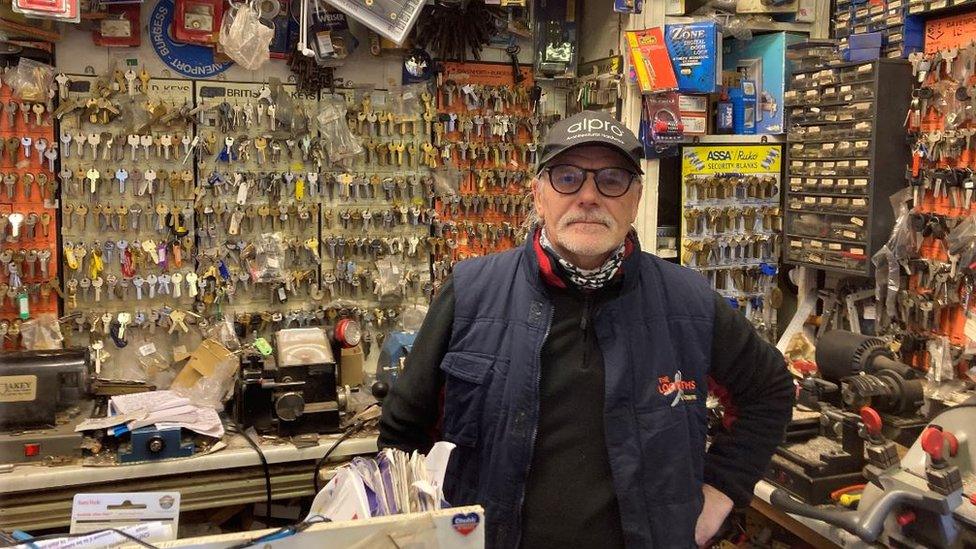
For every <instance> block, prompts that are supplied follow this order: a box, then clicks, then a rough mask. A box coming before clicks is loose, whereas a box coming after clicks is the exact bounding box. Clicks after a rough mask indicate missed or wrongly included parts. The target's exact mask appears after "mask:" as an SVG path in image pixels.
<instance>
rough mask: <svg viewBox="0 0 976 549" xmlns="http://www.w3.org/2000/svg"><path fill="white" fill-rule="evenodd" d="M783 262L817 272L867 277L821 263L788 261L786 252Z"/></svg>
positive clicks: (865, 273)
mask: <svg viewBox="0 0 976 549" xmlns="http://www.w3.org/2000/svg"><path fill="white" fill-rule="evenodd" d="M783 262H784V263H786V264H787V265H796V266H802V267H813V268H814V269H818V270H821V271H830V272H832V273H841V274H849V275H854V276H865V277H866V276H868V274H867V272H865V271H854V270H851V269H844V268H842V267H833V266H831V265H825V264H823V263H811V262H809V261H799V260H796V259H790V257H789V253H788V252H787V254H786V256H785V258H784V259H783ZM866 263H867V260H865V264H866Z"/></svg>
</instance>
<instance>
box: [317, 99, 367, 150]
mask: <svg viewBox="0 0 976 549" xmlns="http://www.w3.org/2000/svg"><path fill="white" fill-rule="evenodd" d="M316 122H317V123H318V125H319V132H320V135H321V137H322V140H323V141H324V142H325V150H326V153H327V154H328V155H329V161H331V162H333V163H339V162H342V161H343V160H346V159H347V158H353V157H356V156H358V155H360V154H362V153H363V146H362V143H360V141H359V139H358V138H357V137H356V136H355V135H353V134H352V132H351V131H349V124H348V123H347V122H346V101H345V99H343V98H342V97H339V96H332V97H327V98H322V100H320V101H319V114H318V116H317V117H316Z"/></svg>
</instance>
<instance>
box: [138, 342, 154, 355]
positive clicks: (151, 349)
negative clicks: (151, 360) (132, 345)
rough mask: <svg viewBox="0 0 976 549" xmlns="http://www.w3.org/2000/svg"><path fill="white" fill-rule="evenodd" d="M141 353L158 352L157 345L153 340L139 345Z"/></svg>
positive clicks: (150, 353) (151, 353)
mask: <svg viewBox="0 0 976 549" xmlns="http://www.w3.org/2000/svg"><path fill="white" fill-rule="evenodd" d="M139 354H140V355H142V356H149V355H154V354H156V345H155V344H153V343H152V342H149V343H146V344H145V345H143V346H142V347H139Z"/></svg>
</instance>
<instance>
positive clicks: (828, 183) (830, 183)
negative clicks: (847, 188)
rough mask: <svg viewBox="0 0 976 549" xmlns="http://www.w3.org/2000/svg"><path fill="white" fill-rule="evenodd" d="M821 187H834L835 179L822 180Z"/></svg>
mask: <svg viewBox="0 0 976 549" xmlns="http://www.w3.org/2000/svg"><path fill="white" fill-rule="evenodd" d="M820 186H821V187H833V186H834V180H833V179H821V180H820Z"/></svg>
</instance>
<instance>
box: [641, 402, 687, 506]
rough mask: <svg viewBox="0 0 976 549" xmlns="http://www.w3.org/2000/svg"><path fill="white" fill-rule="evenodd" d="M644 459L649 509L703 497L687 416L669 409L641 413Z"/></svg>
mask: <svg viewBox="0 0 976 549" xmlns="http://www.w3.org/2000/svg"><path fill="white" fill-rule="evenodd" d="M637 422H638V428H639V430H640V435H639V437H640V442H641V453H642V455H643V458H644V466H643V469H644V489H645V492H644V495H645V498H646V501H647V504H648V506H650V507H655V506H660V505H665V504H672V503H677V502H686V501H688V500H692V499H694V498H695V497H700V496H701V484H700V482H699V481H698V480H697V476H696V475H695V472H694V465H693V461H694V460H693V459H692V456H691V440H690V438H691V437H690V433H689V426H688V412H687V410H686V409H685V406H683V405H678V406H675V407H671V406H667V407H664V408H659V409H656V410H651V411H647V412H641V413H638V416H637Z"/></svg>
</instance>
